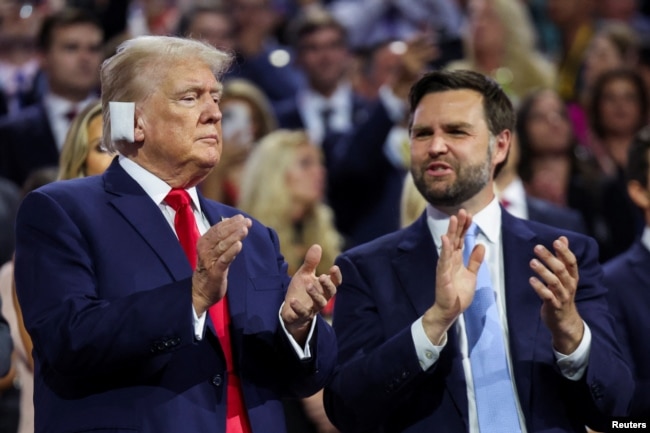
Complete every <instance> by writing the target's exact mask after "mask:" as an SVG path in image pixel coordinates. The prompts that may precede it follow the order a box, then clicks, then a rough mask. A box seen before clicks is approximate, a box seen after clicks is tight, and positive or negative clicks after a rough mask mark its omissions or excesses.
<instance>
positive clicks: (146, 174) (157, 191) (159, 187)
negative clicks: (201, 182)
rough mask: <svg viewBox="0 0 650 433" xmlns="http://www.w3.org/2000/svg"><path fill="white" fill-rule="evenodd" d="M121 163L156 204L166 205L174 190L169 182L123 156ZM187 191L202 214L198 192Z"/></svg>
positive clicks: (192, 189) (194, 190) (120, 158)
mask: <svg viewBox="0 0 650 433" xmlns="http://www.w3.org/2000/svg"><path fill="white" fill-rule="evenodd" d="M119 163H120V165H121V166H122V168H123V169H124V171H126V172H127V174H128V175H129V176H131V177H132V178H133V179H134V180H135V181H136V182H137V183H138V185H140V186H141V187H142V189H144V192H146V193H147V195H148V196H149V197H151V199H152V200H153V201H154V202H155V203H156V204H163V203H164V201H165V197H167V194H169V191H171V190H172V187H171V186H169V185H168V184H167V182H165V181H164V180H162V179H161V178H159V177H158V176H156V175H155V174H153V173H151V172H150V171H148V170H147V169H145V168H144V167H142V166H141V165H138V163H136V162H135V161H133V160H131V159H129V158H127V157H125V156H123V155H120V156H119ZM185 191H187V193H188V194H189V195H190V197H191V198H192V203H193V204H194V208H195V209H197V210H198V211H199V212H200V211H201V205H200V204H199V195H198V192H197V191H196V187H192V188H188V189H186V190H185Z"/></svg>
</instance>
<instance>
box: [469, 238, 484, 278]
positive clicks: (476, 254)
mask: <svg viewBox="0 0 650 433" xmlns="http://www.w3.org/2000/svg"><path fill="white" fill-rule="evenodd" d="M484 258H485V245H483V244H477V245H476V246H475V247H474V249H473V250H472V253H471V254H470V256H469V261H468V262H467V269H468V270H469V271H470V272H472V273H473V274H478V269H479V268H480V267H481V263H483V259H484Z"/></svg>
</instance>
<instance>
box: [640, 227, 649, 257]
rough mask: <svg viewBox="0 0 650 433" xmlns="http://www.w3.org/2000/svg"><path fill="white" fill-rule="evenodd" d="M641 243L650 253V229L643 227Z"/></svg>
mask: <svg viewBox="0 0 650 433" xmlns="http://www.w3.org/2000/svg"><path fill="white" fill-rule="evenodd" d="M641 243H642V244H643V246H644V247H646V249H647V250H648V251H650V227H648V226H645V228H644V229H643V234H642V235H641Z"/></svg>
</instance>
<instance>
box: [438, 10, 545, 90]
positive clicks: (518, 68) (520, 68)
mask: <svg viewBox="0 0 650 433" xmlns="http://www.w3.org/2000/svg"><path fill="white" fill-rule="evenodd" d="M468 3H469V4H468V23H467V26H466V27H465V28H466V32H465V35H464V44H465V49H464V53H465V56H464V58H463V59H461V60H457V61H453V62H450V63H448V64H447V66H446V67H447V68H448V69H470V70H473V71H476V72H480V73H482V74H486V75H489V76H491V77H492V78H494V79H495V80H496V81H497V82H498V83H499V84H500V85H501V86H502V87H503V89H504V90H505V92H506V93H507V94H508V96H510V98H511V99H512V100H513V101H514V102H517V101H518V100H519V99H520V98H521V97H523V96H524V94H526V93H527V92H528V91H530V90H531V89H533V88H537V87H550V86H552V85H553V84H554V82H555V69H554V66H553V64H552V63H551V62H549V61H548V60H546V58H545V57H543V56H542V55H541V53H540V52H539V51H538V50H537V48H536V45H535V41H536V34H535V28H534V27H533V24H532V22H531V20H530V17H529V15H528V11H527V10H526V8H525V6H524V4H523V2H521V1H520V0H470V1H469V2H468Z"/></svg>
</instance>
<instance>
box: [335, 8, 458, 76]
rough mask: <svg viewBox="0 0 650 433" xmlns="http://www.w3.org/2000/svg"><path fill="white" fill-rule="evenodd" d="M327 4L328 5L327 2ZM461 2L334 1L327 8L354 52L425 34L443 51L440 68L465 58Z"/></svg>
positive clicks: (438, 61) (437, 65)
mask: <svg viewBox="0 0 650 433" xmlns="http://www.w3.org/2000/svg"><path fill="white" fill-rule="evenodd" d="M326 3H327V2H326ZM461 3H462V2H457V1H455V0H386V1H381V2H377V1H374V0H334V1H331V2H329V4H328V5H327V7H328V8H329V10H330V11H331V13H332V14H333V15H334V16H335V17H336V19H337V20H338V21H339V22H340V23H341V24H343V26H344V27H345V28H346V29H347V32H348V34H349V43H350V46H351V47H352V48H353V49H355V50H356V49H359V48H364V47H370V46H373V45H375V44H378V43H381V42H383V41H386V40H401V41H407V40H411V39H413V38H414V37H415V36H417V35H418V34H421V33H422V32H426V33H428V34H429V35H430V37H431V38H432V39H433V40H435V43H436V45H437V46H438V47H439V48H440V55H439V56H436V58H435V59H433V60H432V65H433V64H434V61H435V66H436V67H439V66H441V65H443V64H445V63H447V62H449V61H450V60H454V59H458V58H460V57H462V55H463V53H462V44H461V43H460V36H461V28H462V26H463V24H464V21H465V17H464V15H463V11H462V8H461Z"/></svg>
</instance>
